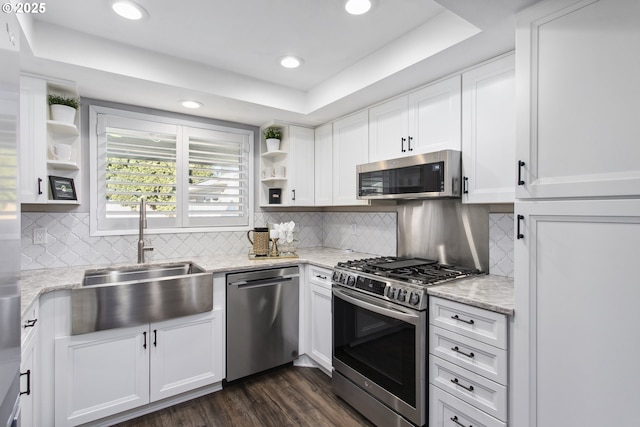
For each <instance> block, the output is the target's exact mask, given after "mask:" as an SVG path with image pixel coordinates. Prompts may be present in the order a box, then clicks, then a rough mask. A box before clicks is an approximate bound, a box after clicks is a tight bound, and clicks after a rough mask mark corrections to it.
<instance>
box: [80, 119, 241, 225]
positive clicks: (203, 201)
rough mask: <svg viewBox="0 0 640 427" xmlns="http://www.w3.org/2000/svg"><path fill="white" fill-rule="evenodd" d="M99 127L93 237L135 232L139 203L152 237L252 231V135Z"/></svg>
mask: <svg viewBox="0 0 640 427" xmlns="http://www.w3.org/2000/svg"><path fill="white" fill-rule="evenodd" d="M125 113H126V112H125ZM158 119H159V120H161V119H162V118H158ZM96 123H97V126H96V138H95V140H96V147H95V150H92V152H95V161H93V162H92V163H93V164H94V165H95V171H92V177H94V176H95V184H96V197H92V198H91V200H92V204H94V202H93V201H94V200H95V209H94V208H93V206H92V209H91V211H92V212H95V216H96V221H92V228H93V225H94V224H95V232H96V234H101V232H108V231H113V230H120V231H122V230H137V227H138V218H139V212H138V209H139V203H140V198H141V197H145V199H146V200H147V222H148V229H149V231H151V232H152V231H153V229H156V230H163V229H164V230H168V229H171V230H172V229H194V228H195V229H202V228H212V227H216V228H222V229H238V228H245V227H248V226H249V223H250V221H249V211H250V199H251V196H250V194H251V191H250V188H249V183H250V168H251V159H250V155H249V144H250V136H251V135H252V133H251V132H249V131H239V132H232V131H225V130H218V129H203V128H196V127H191V126H185V125H176V124H167V123H162V122H161V121H157V122H156V121H151V120H142V119H140V118H135V117H123V116H117V115H112V114H96ZM92 180H93V179H92ZM105 234H108V233H105Z"/></svg>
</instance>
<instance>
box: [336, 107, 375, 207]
mask: <svg viewBox="0 0 640 427" xmlns="http://www.w3.org/2000/svg"><path fill="white" fill-rule="evenodd" d="M368 118H369V115H368V113H367V111H361V112H359V113H356V114H352V115H351V116H348V117H345V118H343V119H340V120H336V121H335V122H333V205H336V206H337V205H366V204H368V201H367V200H358V199H357V197H356V196H357V194H358V189H357V184H356V179H357V178H356V166H357V165H359V164H363V163H367V162H368V160H369V150H368V147H369V123H368V121H369V120H368Z"/></svg>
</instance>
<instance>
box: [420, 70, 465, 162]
mask: <svg viewBox="0 0 640 427" xmlns="http://www.w3.org/2000/svg"><path fill="white" fill-rule="evenodd" d="M460 102H461V101H460V76H459V75H456V76H453V77H449V78H448V79H446V80H443V81H441V82H438V83H435V84H432V85H429V86H427V87H425V88H423V89H420V90H418V91H415V92H412V93H410V94H409V138H408V141H407V144H408V145H407V147H408V148H407V154H410V155H411V154H419V153H430V152H432V151H439V150H458V151H459V150H460Z"/></svg>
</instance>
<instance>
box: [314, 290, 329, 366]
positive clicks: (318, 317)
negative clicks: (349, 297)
mask: <svg viewBox="0 0 640 427" xmlns="http://www.w3.org/2000/svg"><path fill="white" fill-rule="evenodd" d="M309 332H310V333H309V353H310V354H309V356H311V358H312V359H313V360H315V361H316V362H318V363H319V364H320V365H321V366H322V367H323V368H325V369H326V370H327V371H329V372H330V371H331V354H332V351H331V350H332V349H331V336H332V334H331V288H330V287H329V288H327V287H326V286H323V285H319V284H316V283H313V282H310V283H309Z"/></svg>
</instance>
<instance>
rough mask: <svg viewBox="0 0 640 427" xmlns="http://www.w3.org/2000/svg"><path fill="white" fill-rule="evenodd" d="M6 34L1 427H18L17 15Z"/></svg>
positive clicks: (4, 24) (0, 19)
mask: <svg viewBox="0 0 640 427" xmlns="http://www.w3.org/2000/svg"><path fill="white" fill-rule="evenodd" d="M0 32H1V33H0V34H1V35H0V64H2V67H0V212H1V214H0V425H1V426H3V427H4V426H12V425H15V424H17V419H16V418H17V412H18V408H19V393H20V201H19V200H18V115H19V111H20V102H19V100H20V89H19V78H20V77H19V76H20V58H19V45H18V37H19V34H20V30H19V27H18V23H17V21H16V18H15V15H14V14H12V13H3V14H2V16H0ZM24 381H27V378H26V376H25V380H24ZM26 389H27V386H26V385H25V390H26Z"/></svg>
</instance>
